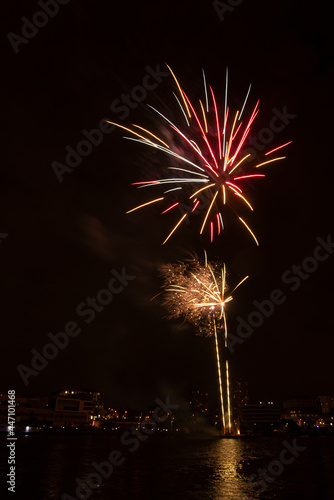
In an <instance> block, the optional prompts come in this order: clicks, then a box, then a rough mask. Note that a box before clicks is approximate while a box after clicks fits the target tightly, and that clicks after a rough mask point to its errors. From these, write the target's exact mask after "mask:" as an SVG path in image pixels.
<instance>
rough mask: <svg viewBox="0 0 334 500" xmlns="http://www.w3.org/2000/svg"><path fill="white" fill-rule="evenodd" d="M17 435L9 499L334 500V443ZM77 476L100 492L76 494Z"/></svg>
mask: <svg viewBox="0 0 334 500" xmlns="http://www.w3.org/2000/svg"><path fill="white" fill-rule="evenodd" d="M17 437H18V440H17V444H16V460H17V462H16V493H15V495H14V494H11V493H9V492H6V491H5V490H6V485H5V484H4V483H5V481H3V479H4V478H5V476H6V474H7V473H8V465H7V463H6V462H7V459H6V456H7V450H6V436H5V435H2V436H1V437H0V443H1V456H0V457H1V479H2V491H1V498H13V499H15V500H17V499H19V500H21V499H24V500H30V499H32V500H49V499H50V500H51V499H52V500H55V499H57V500H58V499H61V500H70V499H75V498H81V499H82V500H85V499H86V498H92V499H100V500H104V499H106V500H111V499H116V500H135V499H136V500H138V499H139V500H151V499H152V500H167V499H168V500H174V499H175V500H186V499H224V500H225V499H229V500H237V499H240V500H242V499H264V500H266V499H276V500H290V499H291V500H298V499H303V500H311V499H312V500H334V437H302V436H300V437H297V438H293V437H257V438H240V439H219V438H218V439H217V438H206V437H193V436H177V435H176V436H172V435H167V436H161V435H152V436H149V437H148V438H147V440H146V441H145V442H139V441H138V448H137V449H135V450H134V448H135V446H134V445H131V446H130V444H127V445H124V444H122V443H121V441H120V437H118V436H111V435H107V434H96V435H82V434H81V435H65V434H58V435H57V434H54V435H52V434H28V435H23V434H22V435H18V436H17ZM286 443H288V445H287V444H286ZM136 446H137V445H136ZM289 447H290V448H289ZM291 447H292V450H293V451H291ZM130 449H133V451H132V452H131V451H130ZM285 449H288V450H289V449H290V451H282V450H285ZM113 450H117V451H118V452H119V453H118V454H116V455H113V456H114V457H115V456H116V463H119V462H117V460H118V461H122V462H123V463H122V464H121V465H118V466H114V469H113V471H112V473H110V469H109V477H107V478H105V479H103V483H102V484H100V485H99V486H97V484H96V483H95V481H97V483H99V479H98V477H99V476H89V474H92V473H96V472H97V471H96V469H95V468H94V467H93V466H92V462H96V463H97V464H100V463H101V462H103V461H107V460H108V458H109V455H110V453H111V452H112V451H113ZM121 456H122V457H123V459H124V460H123V459H121V458H120V457H121ZM280 457H281V458H280ZM282 461H283V462H284V463H282ZM287 462H288V463H287ZM259 469H262V471H264V472H262V479H261V478H260V477H259V474H260V473H261V472H259ZM104 470H105V471H106V472H105V473H106V474H107V473H108V472H107V469H104ZM252 475H254V476H253V479H252V480H251V477H252ZM76 478H79V479H81V480H82V481H84V482H85V484H87V480H88V479H89V478H90V479H91V481H92V482H91V483H90V485H91V486H92V487H87V486H86V491H85V492H84V491H83V490H82V489H77V492H76V488H77V482H76ZM96 486H97V487H96ZM87 488H88V489H87ZM65 494H66V495H67V496H66V495H65ZM63 495H64V496H63Z"/></svg>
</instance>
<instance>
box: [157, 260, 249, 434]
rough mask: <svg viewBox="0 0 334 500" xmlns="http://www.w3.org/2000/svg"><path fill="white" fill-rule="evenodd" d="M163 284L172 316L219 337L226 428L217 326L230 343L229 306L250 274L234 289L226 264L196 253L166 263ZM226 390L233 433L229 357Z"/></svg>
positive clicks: (219, 374)
mask: <svg viewBox="0 0 334 500" xmlns="http://www.w3.org/2000/svg"><path fill="white" fill-rule="evenodd" d="M160 275H161V276H162V278H163V280H164V284H163V292H162V294H163V305H164V306H165V307H166V309H167V311H168V316H167V317H168V318H169V319H173V318H183V320H184V321H186V322H188V323H191V324H193V325H194V326H195V327H196V331H197V333H198V334H200V335H204V336H213V335H214V337H215V348H216V357H217V371H218V381H219V395H220V404H221V412H222V425H223V429H224V434H225V429H226V419H225V405H224V391H223V383H222V375H221V365H220V356H219V342H218V333H217V328H218V329H220V330H224V346H225V348H226V347H227V323H226V312H225V306H226V304H228V302H230V301H231V300H232V298H233V297H232V293H233V292H234V291H235V290H236V289H237V288H238V287H239V286H240V285H241V284H242V283H243V282H244V281H245V280H246V279H247V278H248V276H246V277H245V278H243V279H242V280H241V281H240V282H239V283H238V284H237V285H236V286H235V287H234V288H233V290H232V291H231V292H229V290H228V287H227V284H226V268H225V264H223V266H222V265H220V263H219V262H208V260H207V257H206V253H205V262H204V264H202V263H201V262H200V260H199V258H198V256H197V255H196V254H195V255H194V256H193V258H192V259H191V260H189V261H185V262H178V263H176V264H165V265H164V266H161V268H160ZM224 385H225V392H226V400H227V406H226V408H227V422H228V429H229V433H231V404H230V383H229V368H228V361H227V360H226V380H225V384H224Z"/></svg>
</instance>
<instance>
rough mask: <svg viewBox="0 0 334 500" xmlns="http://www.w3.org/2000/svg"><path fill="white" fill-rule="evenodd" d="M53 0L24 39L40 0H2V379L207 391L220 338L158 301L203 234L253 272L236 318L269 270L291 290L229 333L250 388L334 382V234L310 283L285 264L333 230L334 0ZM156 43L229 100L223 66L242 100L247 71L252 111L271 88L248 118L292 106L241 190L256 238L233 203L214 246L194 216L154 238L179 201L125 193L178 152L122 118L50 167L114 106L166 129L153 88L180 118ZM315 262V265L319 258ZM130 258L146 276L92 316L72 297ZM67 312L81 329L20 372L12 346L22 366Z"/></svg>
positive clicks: (192, 91) (150, 394)
mask: <svg viewBox="0 0 334 500" xmlns="http://www.w3.org/2000/svg"><path fill="white" fill-rule="evenodd" d="M42 3H43V2H42ZM231 3H233V2H231ZM235 4H236V2H234V5H235ZM52 5H54V4H52ZM57 5H58V4H57ZM226 5H228V2H226ZM58 7H59V11H58V12H57V13H56V14H53V17H50V16H49V17H46V18H47V23H46V24H45V16H46V15H44V16H42V17H41V16H39V17H38V16H37V17H35V19H37V22H39V23H40V24H45V25H44V26H42V27H40V28H38V31H37V32H36V30H35V31H34V32H32V31H31V30H32V28H31V27H30V28H25V29H26V31H25V34H26V35H29V36H30V38H24V39H22V38H21V39H20V38H17V36H21V37H22V28H23V25H24V23H25V22H26V20H29V21H31V20H32V19H33V17H34V15H35V13H36V12H38V11H41V7H40V6H39V5H38V3H37V2H34V1H30V0H29V1H25V2H23V1H18V2H14V3H11V4H10V5H9V4H8V5H7V14H6V15H5V16H2V23H1V24H2V40H3V43H2V57H1V61H2V79H1V80H2V84H3V91H2V97H3V99H2V105H1V112H2V122H3V126H2V139H3V146H2V154H3V159H2V162H1V182H0V190H1V196H0V203H1V212H0V235H1V238H0V242H1V243H0V276H1V281H0V283H1V339H2V341H1V347H2V356H1V359H2V362H1V372H0V373H1V388H0V390H1V391H2V392H5V391H7V390H8V389H13V388H14V389H15V390H16V391H17V393H18V394H50V393H51V392H52V391H56V390H59V389H67V388H69V389H77V390H95V391H100V392H104V393H105V394H106V397H107V402H108V403H112V404H115V405H124V406H130V407H142V406H149V405H153V404H154V400H155V398H156V397H164V396H165V395H167V394H169V395H170V397H171V398H172V397H174V398H187V397H188V391H189V390H190V389H192V388H200V389H203V390H207V391H209V392H210V394H213V395H214V394H215V391H216V361H215V351H214V343H213V339H212V338H211V339H207V338H202V337H199V336H196V335H195V333H194V330H193V328H192V327H191V326H188V325H186V324H181V323H180V322H177V321H174V322H173V321H172V322H171V321H167V320H166V319H165V318H164V316H165V314H166V312H165V311H164V310H163V308H162V307H161V306H160V304H159V300H154V301H152V302H150V298H151V297H153V296H154V295H156V294H157V293H158V292H159V290H160V286H161V281H160V280H159V277H158V274H157V269H158V267H159V265H161V264H162V263H164V262H174V261H176V260H177V259H184V258H186V257H187V256H188V255H189V252H193V251H196V252H198V253H199V254H200V255H202V254H203V249H204V248H207V250H208V253H209V257H211V258H220V259H222V260H225V261H226V263H227V266H228V269H229V277H230V280H231V282H232V283H236V282H237V281H238V280H239V279H240V278H241V277H243V276H244V275H245V274H249V275H250V278H249V279H248V281H247V282H246V283H245V284H244V285H243V286H242V288H240V290H238V292H237V293H236V294H235V297H234V301H233V303H232V304H231V306H230V307H229V310H228V322H229V328H230V331H231V333H233V332H234V333H235V331H236V328H237V324H238V320H237V318H238V317H242V318H243V319H244V320H247V317H248V315H249V314H250V313H251V312H252V311H254V310H256V309H255V306H254V304H253V301H254V300H257V301H259V302H261V301H263V300H265V299H269V297H270V294H271V293H272V291H273V290H275V289H280V290H281V291H282V294H283V295H284V297H286V299H285V301H284V303H282V304H281V305H276V306H275V309H274V312H273V313H272V314H271V315H270V317H268V318H266V319H264V321H263V324H262V325H261V326H258V327H255V328H254V332H253V333H252V335H251V336H250V337H249V338H247V339H245V341H244V342H243V343H242V344H238V345H235V348H234V352H233V353H232V354H231V357H230V359H231V371H232V375H233V377H242V378H243V379H245V380H247V381H248V383H249V390H250V395H251V397H252V398H253V399H255V400H257V399H266V400H277V401H280V400H281V399H286V398H289V397H292V396H295V395H307V396H312V397H313V396H318V395H330V394H333V393H334V389H333V376H332V374H333V368H332V362H333V325H334V321H333V315H332V312H333V286H332V277H333V270H334V249H333V248H332V247H331V246H329V248H328V251H329V252H333V255H328V253H327V255H328V258H326V260H324V259H325V256H326V252H327V251H326V250H322V251H320V252H319V254H318V255H320V256H321V258H322V259H323V260H322V261H321V262H319V263H318V268H317V269H316V270H312V271H311V272H309V273H308V274H307V275H302V277H300V278H299V282H298V281H297V280H294V281H293V280H292V279H291V277H292V273H293V271H291V270H292V267H293V266H294V265H297V266H298V265H301V264H302V262H303V261H304V259H306V258H308V257H312V256H313V253H314V250H315V249H316V247H317V246H318V245H319V242H318V241H317V238H322V239H323V240H324V241H326V240H327V239H328V238H329V235H331V234H332V235H333V241H334V228H333V219H332V196H333V195H332V179H333V175H332V170H333V164H332V163H333V162H332V159H331V149H332V142H333V139H332V109H331V104H332V89H333V62H334V59H333V29H332V20H331V16H330V11H329V3H327V7H326V4H321V5H319V6H318V5H316V4H315V3H314V2H303V4H301V3H300V2H297V0H295V1H291V0H289V1H288V0H286V1H278V0H272V1H271V2H268V1H261V0H254V1H252V2H251V1H249V0H244V1H242V0H241V2H240V3H239V4H238V5H235V6H234V7H229V9H230V10H226V12H225V13H223V12H222V11H223V10H224V8H223V7H220V9H221V10H220V16H219V13H218V12H217V11H216V9H215V7H214V4H213V3H211V1H203V0H202V1H200V2H196V3H195V2H186V1H180V2H176V1H170V2H163V1H161V2H145V3H143V2H135V3H133V4H132V3H128V2H96V3H93V2H88V1H79V0H71V1H69V2H68V3H66V2H64V4H62V5H58ZM49 8H50V9H52V7H49ZM53 8H54V7H53ZM222 16H223V17H224V19H223V20H221V19H220V17H222ZM23 17H25V18H26V20H24V19H23V20H22V18H23ZM29 29H30V31H29ZM8 33H12V35H11V36H10V37H8V35H7V34H8ZM13 34H15V35H13ZM15 37H16V38H15ZM22 40H24V41H25V42H24V41H22ZM164 61H166V62H167V63H168V64H169V65H170V66H171V67H172V69H173V71H174V72H175V73H176V75H177V76H178V77H179V79H180V81H181V83H182V85H183V86H184V88H185V89H186V91H188V92H189V95H190V96H192V97H193V98H194V99H195V98H196V99H197V98H198V96H200V97H202V68H205V71H206V75H207V79H208V81H209V83H210V84H211V85H212V86H213V88H214V90H215V92H216V95H217V96H218V101H219V103H220V105H222V103H223V95H224V85H225V69H226V66H228V68H229V74H230V87H229V99H230V102H231V105H232V106H240V103H242V101H243V98H244V96H245V93H246V90H247V88H248V85H249V83H250V82H251V83H252V92H251V97H250V101H249V106H250V107H249V108H248V113H249V112H251V110H252V106H254V105H255V102H256V100H257V99H258V98H259V99H260V114H259V115H258V117H257V118H256V121H255V123H254V127H253V132H252V133H253V135H254V136H255V137H256V136H257V134H258V133H259V132H260V131H261V130H262V129H263V128H267V127H268V125H269V124H270V123H271V119H272V117H273V116H274V114H275V112H274V111H273V110H274V109H275V110H276V112H279V113H283V110H284V109H285V110H286V111H285V112H286V113H287V114H288V118H285V120H286V121H287V122H288V123H286V124H285V126H284V127H283V128H282V129H281V130H280V131H279V132H277V133H275V137H274V138H273V140H272V142H271V143H270V147H272V148H274V147H275V146H279V145H280V144H283V143H285V142H288V141H291V140H292V141H293V143H292V144H291V145H290V146H288V147H287V148H286V149H284V154H287V158H286V159H285V160H284V161H282V162H278V163H277V164H273V165H272V166H268V167H267V169H266V171H265V173H266V174H267V177H266V178H265V179H264V180H259V181H256V182H250V183H249V189H247V192H248V193H249V195H250V200H251V201H252V203H253V206H254V208H255V211H254V213H250V212H249V213H248V212H245V214H247V221H249V223H250V225H251V226H252V228H253V229H254V231H255V233H256V235H257V236H258V239H259V241H260V246H259V247H256V246H255V244H254V242H253V240H252V238H251V237H250V236H249V234H248V233H247V231H245V230H244V229H243V228H242V227H241V225H240V223H238V222H237V221H236V219H235V218H233V214H231V215H230V216H228V217H227V221H226V231H225V232H224V234H223V236H221V237H220V238H218V239H216V241H215V243H214V244H212V245H210V244H209V242H208V240H207V238H202V237H199V236H198V235H197V233H198V224H199V222H198V221H199V218H198V220H194V221H193V223H191V224H189V225H185V226H184V228H183V229H182V230H180V231H179V232H177V233H176V234H175V237H173V238H171V240H170V241H169V242H168V244H166V245H165V246H163V247H162V246H161V242H162V241H163V240H164V238H165V237H166V235H167V234H168V232H169V230H170V229H171V227H172V225H173V221H174V220H175V219H173V217H172V216H169V215H168V216H167V215H166V217H169V218H166V219H163V217H164V216H160V212H159V209H158V208H156V207H153V206H152V207H151V208H147V209H144V210H142V211H138V212H135V213H133V214H129V215H125V212H126V211H127V210H129V209H130V208H132V207H134V206H136V205H138V204H140V203H141V202H142V200H143V201H144V195H143V191H140V192H138V191H137V190H136V189H135V188H134V187H132V186H130V184H131V182H135V181H140V180H143V179H144V180H145V179H148V178H154V176H155V174H156V172H159V169H160V170H161V171H163V169H164V162H165V163H166V161H167V162H170V160H169V159H167V160H166V158H165V157H164V156H163V155H159V154H156V152H155V151H153V150H150V148H145V147H144V146H141V145H139V144H136V143H133V142H130V141H125V140H124V139H122V136H123V133H122V132H121V131H119V130H114V131H112V132H111V133H108V134H107V133H105V134H103V136H102V137H103V140H101V142H100V143H99V144H97V145H95V146H93V147H92V148H91V149H92V151H91V152H90V153H89V154H87V152H86V153H85V154H86V156H85V157H82V159H81V160H80V161H77V163H78V165H77V166H76V167H73V169H72V171H67V172H63V174H62V176H61V180H62V182H60V181H59V178H58V177H59V176H58V177H57V175H56V172H55V169H54V168H53V166H52V165H54V162H58V163H61V164H63V165H65V164H66V163H65V158H66V155H67V154H68V150H67V149H66V148H67V147H70V148H73V149H74V150H75V149H76V148H77V145H78V143H79V142H80V141H82V140H84V139H86V137H85V136H84V133H83V132H82V131H83V130H84V129H85V130H86V131H88V132H89V131H91V130H92V129H96V128H98V127H99V123H100V122H101V121H102V120H103V119H109V120H110V121H116V122H119V123H121V124H122V125H124V126H129V125H130V124H131V123H138V124H140V125H144V126H146V125H148V126H150V128H151V129H152V130H155V132H156V133H158V134H159V132H161V131H163V129H162V126H163V124H162V121H161V120H159V119H157V118H156V116H154V114H153V113H152V112H151V111H150V110H149V108H147V105H148V104H151V105H152V106H155V107H157V108H158V109H160V110H161V111H162V112H164V113H165V112H166V113H169V116H170V117H172V116H173V113H175V112H177V113H178V112H179V111H178V109H177V103H176V102H175V100H174V98H173V96H172V91H175V85H174V82H173V79H172V77H171V76H170V75H169V76H166V75H167V72H166V66H165V65H164ZM147 67H150V68H151V70H149V71H148V70H147ZM157 68H158V71H160V72H161V74H163V76H157V77H156V80H154V77H153V76H151V78H150V79H149V80H148V79H146V81H149V82H150V85H151V87H153V86H154V87H155V88H154V89H151V90H148V91H147V97H146V98H145V99H144V100H142V101H141V102H140V103H138V104H135V105H134V103H135V101H134V100H132V101H131V104H129V105H127V104H124V103H123V104H121V103H119V102H118V101H117V100H121V99H122V95H123V94H129V93H131V92H132V91H133V89H134V88H135V87H137V86H141V85H142V84H143V81H144V79H145V76H146V75H147V74H149V73H150V71H156V70H157ZM159 79H160V80H161V82H159V81H158V80H159ZM155 81H157V82H158V84H157V85H153V83H154V82H155ZM138 92H139V91H138ZM131 105H132V107H131ZM120 106H123V108H120ZM111 108H112V109H111ZM121 109H122V111H121ZM178 117H179V114H178ZM248 147H249V145H248ZM259 155H260V159H261V153H259ZM174 223H175V222H174ZM6 235H7V236H6ZM305 262H307V263H308V264H306V265H309V266H311V267H312V265H313V264H312V260H308V261H305ZM313 263H314V261H313ZM123 268H125V271H124V272H125V273H126V275H130V276H135V278H134V279H132V280H129V282H128V284H127V286H125V287H124V290H122V291H121V292H120V293H118V294H115V295H114V296H113V300H112V302H111V303H110V304H109V305H106V306H105V307H104V309H103V310H102V311H100V312H95V317H94V318H93V317H92V315H91V316H90V317H88V315H86V316H80V315H78V313H77V308H78V306H79V305H80V304H81V303H82V302H85V301H86V299H87V297H96V295H97V293H98V292H99V291H100V290H101V289H103V288H106V286H107V284H108V282H109V281H110V280H111V279H112V277H113V275H112V274H111V272H112V271H113V270H116V271H117V272H118V273H121V272H122V269H123ZM284 273H285V279H284V282H283V281H282V275H283V274H284ZM294 288H295V290H293V289H294ZM87 319H92V320H91V322H90V323H88V322H86V321H85V320H87ZM68 322H76V323H77V324H78V327H79V328H80V333H79V334H78V335H77V336H75V337H72V338H70V340H69V343H68V345H67V346H66V348H64V349H63V350H59V353H58V355H57V356H56V357H55V359H52V360H50V361H49V363H48V366H46V367H45V368H44V369H43V370H41V371H40V372H37V373H36V375H31V376H29V377H28V384H27V385H24V383H23V380H22V378H21V376H20V374H19V372H18V369H17V367H18V365H25V366H26V367H31V360H32V357H33V354H32V353H31V350H32V349H36V350H37V351H38V352H42V349H43V347H44V346H45V344H47V343H50V339H49V337H48V334H49V333H50V332H51V333H52V334H57V333H58V332H61V331H64V328H65V325H66V324H67V323H68Z"/></svg>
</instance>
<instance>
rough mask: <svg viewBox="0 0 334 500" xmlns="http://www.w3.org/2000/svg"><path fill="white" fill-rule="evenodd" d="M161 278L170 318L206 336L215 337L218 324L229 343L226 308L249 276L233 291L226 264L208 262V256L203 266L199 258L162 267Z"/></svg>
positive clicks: (164, 302)
mask: <svg viewBox="0 0 334 500" xmlns="http://www.w3.org/2000/svg"><path fill="white" fill-rule="evenodd" d="M160 275H161V276H162V278H163V280H164V285H163V290H164V291H163V305H164V306H165V307H166V309H167V311H168V318H169V319H176V318H183V319H184V321H186V322H187V323H191V324H193V325H195V327H196V331H197V333H198V334H199V335H205V336H211V335H213V320H214V321H215V325H216V327H217V328H218V329H220V328H223V329H224V332H225V342H226V338H227V323H226V304H228V302H230V301H231V300H232V299H233V297H232V293H233V292H234V291H235V290H236V288H238V287H239V286H240V285H241V283H243V282H244V281H245V280H246V279H247V278H248V276H246V277H245V278H243V279H242V280H241V281H240V282H239V283H238V284H237V285H236V286H235V287H234V288H233V289H232V290H229V288H228V286H227V283H226V267H225V264H222V265H221V264H220V263H219V262H208V261H207V258H206V255H205V261H204V263H201V261H200V259H199V257H198V256H197V255H196V254H195V255H194V256H193V258H192V259H191V260H189V261H186V262H178V263H176V264H165V265H164V266H161V268H160Z"/></svg>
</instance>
